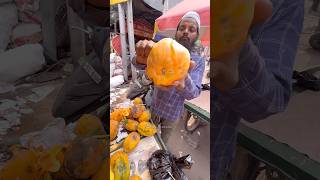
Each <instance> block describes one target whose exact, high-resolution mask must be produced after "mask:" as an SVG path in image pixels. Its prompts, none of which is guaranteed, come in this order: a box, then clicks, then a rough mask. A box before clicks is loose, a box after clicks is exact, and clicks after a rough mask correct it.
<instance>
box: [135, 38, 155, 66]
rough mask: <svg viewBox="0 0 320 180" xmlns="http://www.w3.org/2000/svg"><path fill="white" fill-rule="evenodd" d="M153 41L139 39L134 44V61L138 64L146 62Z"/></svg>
mask: <svg viewBox="0 0 320 180" xmlns="http://www.w3.org/2000/svg"><path fill="white" fill-rule="evenodd" d="M154 44H155V43H154V42H153V41H148V40H141V41H139V42H137V44H136V62H137V63H139V64H145V65H146V64H147V59H148V56H149V54H150V51H151V49H152V47H153V45H154Z"/></svg>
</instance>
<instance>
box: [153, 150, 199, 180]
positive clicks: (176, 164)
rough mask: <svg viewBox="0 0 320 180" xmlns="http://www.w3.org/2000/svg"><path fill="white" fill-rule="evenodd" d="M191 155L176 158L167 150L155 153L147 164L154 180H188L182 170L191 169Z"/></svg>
mask: <svg viewBox="0 0 320 180" xmlns="http://www.w3.org/2000/svg"><path fill="white" fill-rule="evenodd" d="M192 164H193V161H192V159H191V155H186V156H183V157H181V158H176V157H174V156H173V155H172V154H171V153H170V152H168V151H165V150H157V151H155V152H154V153H153V154H152V155H151V157H150V158H149V160H148V162H147V166H148V168H149V172H150V175H151V177H152V179H153V180H188V178H187V177H186V175H185V174H184V172H183V171H182V170H181V168H191V166H192Z"/></svg>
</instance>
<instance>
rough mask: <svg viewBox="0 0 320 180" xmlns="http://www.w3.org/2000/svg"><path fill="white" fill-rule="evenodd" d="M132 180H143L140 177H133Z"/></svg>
mask: <svg viewBox="0 0 320 180" xmlns="http://www.w3.org/2000/svg"><path fill="white" fill-rule="evenodd" d="M130 180H141V178H140V176H138V175H133V176H131V177H130Z"/></svg>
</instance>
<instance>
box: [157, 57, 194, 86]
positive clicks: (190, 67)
mask: <svg viewBox="0 0 320 180" xmlns="http://www.w3.org/2000/svg"><path fill="white" fill-rule="evenodd" d="M195 66H196V63H195V62H194V61H190V66H189V70H191V69H192V68H194V67H195ZM186 78H190V77H189V74H188V73H187V74H186V75H185V76H184V77H183V78H181V79H180V80H177V81H175V82H173V84H172V85H171V86H156V87H157V88H159V89H162V90H169V89H171V88H176V89H177V90H178V91H183V90H184V88H185V80H186Z"/></svg>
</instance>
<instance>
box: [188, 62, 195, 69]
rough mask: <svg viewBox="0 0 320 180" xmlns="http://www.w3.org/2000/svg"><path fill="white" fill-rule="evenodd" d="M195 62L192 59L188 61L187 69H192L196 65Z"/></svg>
mask: <svg viewBox="0 0 320 180" xmlns="http://www.w3.org/2000/svg"><path fill="white" fill-rule="evenodd" d="M196 64H197V63H196V62H194V61H190V66H189V70H190V69H193V68H194V67H196Z"/></svg>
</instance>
